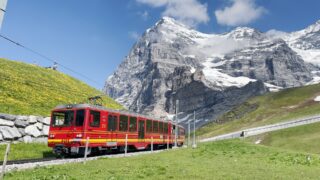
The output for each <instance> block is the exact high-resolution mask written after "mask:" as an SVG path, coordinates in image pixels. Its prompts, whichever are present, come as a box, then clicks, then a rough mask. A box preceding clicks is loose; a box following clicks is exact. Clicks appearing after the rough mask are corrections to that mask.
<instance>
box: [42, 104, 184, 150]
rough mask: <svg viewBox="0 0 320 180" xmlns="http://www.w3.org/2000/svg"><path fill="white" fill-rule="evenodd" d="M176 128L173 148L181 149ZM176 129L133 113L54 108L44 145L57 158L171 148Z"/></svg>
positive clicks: (181, 139)
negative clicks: (126, 149)
mask: <svg viewBox="0 0 320 180" xmlns="http://www.w3.org/2000/svg"><path fill="white" fill-rule="evenodd" d="M177 127H178V136H177V145H178V146H182V145H183V143H184V140H185V137H184V133H185V130H184V128H183V127H182V126H177ZM175 128H176V126H175V125H174V124H173V123H172V122H171V121H166V120H161V119H156V118H152V117H149V116H144V115H140V114H136V113H129V112H124V111H116V110H111V109H107V108H104V107H102V106H96V105H90V104H72V105H61V106H57V107H56V108H55V109H54V110H53V111H52V113H51V123H50V129H49V136H48V146H49V147H52V148H53V152H54V153H55V154H57V155H77V154H78V155H83V154H84V151H85V145H86V142H87V140H88V142H89V144H88V151H87V153H88V154H90V153H100V152H103V151H108V150H116V151H123V150H124V147H125V143H126V139H127V145H128V147H129V148H130V149H136V150H142V149H147V148H150V146H151V144H153V147H154V148H155V149H156V148H160V147H163V146H170V147H172V146H173V145H174V141H175V133H174V132H175Z"/></svg>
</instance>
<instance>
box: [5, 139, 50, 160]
mask: <svg viewBox="0 0 320 180" xmlns="http://www.w3.org/2000/svg"><path fill="white" fill-rule="evenodd" d="M6 147H7V145H6V144H1V145H0V157H1V161H2V159H3V157H4V154H5V152H6ZM53 156H54V154H53V153H52V149H51V148H49V147H48V146H47V144H43V143H16V144H11V148H10V152H9V156H8V160H22V159H37V158H45V157H53Z"/></svg>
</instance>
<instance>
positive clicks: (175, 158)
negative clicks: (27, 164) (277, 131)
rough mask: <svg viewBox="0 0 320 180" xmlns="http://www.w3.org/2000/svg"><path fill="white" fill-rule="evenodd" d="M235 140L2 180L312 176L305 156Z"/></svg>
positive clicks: (318, 165)
mask: <svg viewBox="0 0 320 180" xmlns="http://www.w3.org/2000/svg"><path fill="white" fill-rule="evenodd" d="M306 156H307V154H303V153H297V152H288V151H286V150H280V149H276V148H272V147H265V146H256V145H253V144H251V143H248V142H244V141H241V140H231V141H219V142H214V143H206V144H200V145H199V147H198V148H197V149H191V148H190V149H178V150H171V151H166V152H161V153H157V154H150V155H141V156H137V157H127V158H112V159H100V160H97V161H90V162H88V163H86V164H80V163H78V164H66V165H60V166H50V167H43V168H36V169H33V170H26V171H20V172H12V173H8V174H6V179H318V178H319V169H320V160H319V158H318V157H317V156H316V155H311V159H312V160H311V161H308V160H307V159H306Z"/></svg>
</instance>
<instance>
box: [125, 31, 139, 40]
mask: <svg viewBox="0 0 320 180" xmlns="http://www.w3.org/2000/svg"><path fill="white" fill-rule="evenodd" d="M128 34H129V37H130V38H132V39H133V40H138V39H139V38H140V35H139V33H137V32H135V31H130V32H129V33H128Z"/></svg>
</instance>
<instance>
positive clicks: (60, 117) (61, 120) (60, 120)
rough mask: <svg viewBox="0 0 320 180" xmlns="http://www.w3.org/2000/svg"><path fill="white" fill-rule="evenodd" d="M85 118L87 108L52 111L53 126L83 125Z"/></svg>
mask: <svg viewBox="0 0 320 180" xmlns="http://www.w3.org/2000/svg"><path fill="white" fill-rule="evenodd" d="M84 119H85V110H84V109H81V110H76V111H74V110H66V111H54V112H53V113H52V124H51V126H53V127H68V126H72V125H74V126H83V122H84Z"/></svg>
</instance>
